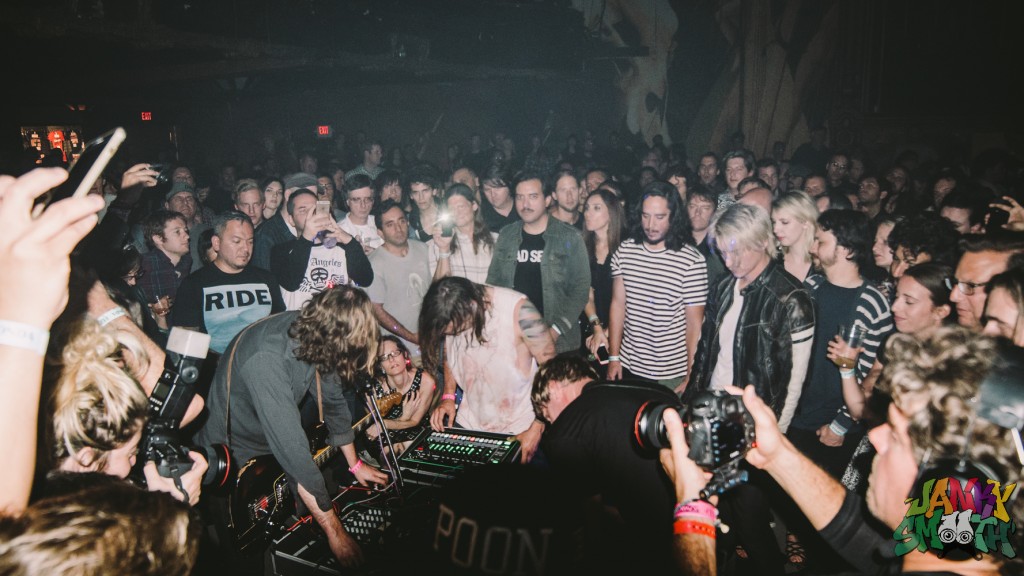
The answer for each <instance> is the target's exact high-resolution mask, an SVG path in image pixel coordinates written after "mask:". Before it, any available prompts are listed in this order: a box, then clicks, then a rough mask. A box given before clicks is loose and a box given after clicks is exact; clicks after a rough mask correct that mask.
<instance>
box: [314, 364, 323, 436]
mask: <svg viewBox="0 0 1024 576" xmlns="http://www.w3.org/2000/svg"><path fill="white" fill-rule="evenodd" d="M313 373H314V374H316V413H317V415H318V416H319V418H320V422H319V423H320V424H323V423H324V401H323V396H322V395H321V394H320V371H319V370H314V371H313Z"/></svg>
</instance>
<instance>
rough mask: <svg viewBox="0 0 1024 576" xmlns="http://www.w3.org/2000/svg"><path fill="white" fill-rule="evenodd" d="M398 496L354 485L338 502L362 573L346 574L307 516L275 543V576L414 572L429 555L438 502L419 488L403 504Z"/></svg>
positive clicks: (337, 497)
mask: <svg viewBox="0 0 1024 576" xmlns="http://www.w3.org/2000/svg"><path fill="white" fill-rule="evenodd" d="M394 494H395V492H394V491H393V490H387V491H384V492H373V491H370V490H367V489H365V488H362V487H359V486H352V487H350V488H347V489H345V490H342V492H341V493H340V494H338V496H336V497H335V498H334V508H335V510H336V511H337V513H338V516H339V517H340V519H341V524H342V526H344V527H345V531H346V532H348V534H349V535H350V536H352V538H353V539H355V541H356V542H358V543H359V546H360V548H361V549H362V551H363V556H364V558H365V560H366V562H365V564H364V567H363V568H362V569H359V570H356V571H345V570H343V569H342V568H341V566H339V564H338V562H337V560H336V559H335V558H334V555H333V554H332V553H331V548H330V546H329V545H328V543H327V538H326V537H325V536H324V534H323V531H321V530H320V527H319V526H318V525H317V524H316V521H315V520H313V519H312V517H308V516H307V517H305V518H303V519H301V520H300V521H298V522H296V523H295V524H294V525H293V526H291V527H290V528H288V529H287V530H285V531H284V532H283V533H282V534H281V535H280V536H279V537H277V538H275V539H274V540H273V541H272V543H271V547H270V548H271V551H272V554H271V561H272V562H273V569H274V574H276V575H279V576H300V575H303V576H304V575H340V574H390V573H393V572H392V571H393V570H398V569H403V570H404V569H406V568H408V569H412V568H413V563H414V562H416V561H417V560H416V559H418V558H419V559H421V558H422V557H423V555H424V554H425V553H426V545H427V543H429V534H430V530H431V529H432V528H433V523H434V522H435V521H436V502H435V500H434V498H433V496H432V495H431V494H429V493H428V492H427V491H425V490H423V489H420V488H417V489H414V490H411V491H407V492H405V493H404V494H405V496H403V497H402V498H401V499H400V498H398V497H396V496H394ZM414 552H415V553H414Z"/></svg>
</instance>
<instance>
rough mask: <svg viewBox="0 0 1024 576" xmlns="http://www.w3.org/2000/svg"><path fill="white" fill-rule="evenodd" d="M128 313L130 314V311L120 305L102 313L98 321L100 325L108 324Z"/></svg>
mask: <svg viewBox="0 0 1024 576" xmlns="http://www.w3.org/2000/svg"><path fill="white" fill-rule="evenodd" d="M126 314H128V312H126V311H125V309H124V308H121V307H120V306H118V307H117V308H111V309H110V310H107V311H106V312H104V313H103V314H101V315H100V317H99V318H97V319H96V322H98V323H99V325H100V326H106V325H107V324H110V323H111V322H113V321H114V320H117V319H118V318H120V317H121V316H124V315H126Z"/></svg>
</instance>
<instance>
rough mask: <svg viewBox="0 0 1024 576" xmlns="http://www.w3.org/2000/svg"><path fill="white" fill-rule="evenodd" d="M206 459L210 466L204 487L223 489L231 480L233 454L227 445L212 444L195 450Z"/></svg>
mask: <svg viewBox="0 0 1024 576" xmlns="http://www.w3.org/2000/svg"><path fill="white" fill-rule="evenodd" d="M193 449H194V450H195V451H196V452H199V453H200V454H202V455H203V457H204V458H206V462H207V464H208V466H207V468H206V474H205V475H203V486H214V487H217V488H221V487H223V486H225V485H226V484H227V483H228V480H230V479H231V454H230V453H229V452H228V447H227V445H226V444H212V445H210V446H198V447H195V448H193Z"/></svg>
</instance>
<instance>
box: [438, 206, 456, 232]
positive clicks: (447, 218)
mask: <svg viewBox="0 0 1024 576" xmlns="http://www.w3.org/2000/svg"><path fill="white" fill-rule="evenodd" d="M437 220H438V222H440V223H441V236H443V237H445V238H448V237H450V236H452V235H453V234H455V222H453V221H452V216H451V214H449V213H447V212H442V213H441V215H440V216H438V218H437Z"/></svg>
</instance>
